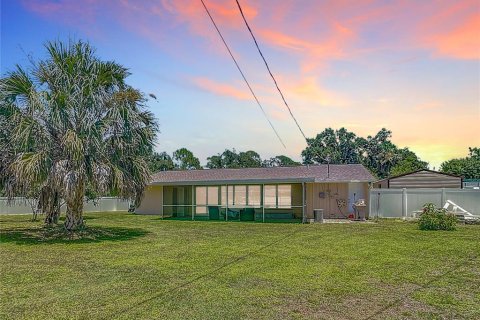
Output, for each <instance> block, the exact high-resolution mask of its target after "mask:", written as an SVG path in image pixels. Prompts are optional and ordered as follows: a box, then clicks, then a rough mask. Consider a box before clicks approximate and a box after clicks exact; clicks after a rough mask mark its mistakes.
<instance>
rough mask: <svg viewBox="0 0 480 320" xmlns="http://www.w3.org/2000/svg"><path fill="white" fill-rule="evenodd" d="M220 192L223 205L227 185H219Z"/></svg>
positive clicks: (225, 198) (225, 200)
mask: <svg viewBox="0 0 480 320" xmlns="http://www.w3.org/2000/svg"><path fill="white" fill-rule="evenodd" d="M220 193H221V197H220V198H221V205H222V206H225V205H226V204H227V187H226V186H221V187H220Z"/></svg>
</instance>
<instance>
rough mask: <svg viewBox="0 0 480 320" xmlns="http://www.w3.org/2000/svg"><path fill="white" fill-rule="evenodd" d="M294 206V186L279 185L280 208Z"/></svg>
mask: <svg viewBox="0 0 480 320" xmlns="http://www.w3.org/2000/svg"><path fill="white" fill-rule="evenodd" d="M291 206H292V186H291V185H289V184H284V185H278V207H281V208H290V207H291Z"/></svg>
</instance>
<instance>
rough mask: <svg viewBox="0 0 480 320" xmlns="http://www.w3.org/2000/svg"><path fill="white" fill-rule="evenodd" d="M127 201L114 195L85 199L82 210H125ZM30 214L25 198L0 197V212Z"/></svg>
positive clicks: (30, 209) (28, 204)
mask: <svg viewBox="0 0 480 320" xmlns="http://www.w3.org/2000/svg"><path fill="white" fill-rule="evenodd" d="M128 206H129V202H128V201H125V200H122V199H119V198H115V197H103V198H99V199H98V200H97V201H95V202H93V201H88V202H87V201H85V202H84V203H83V211H84V212H111V211H127V210H128ZM61 211H62V212H65V206H62V208H61ZM25 213H27V214H31V213H32V207H31V205H30V202H29V201H28V200H26V199H25V198H15V199H14V200H13V201H12V202H10V203H8V200H7V198H2V197H0V214H25Z"/></svg>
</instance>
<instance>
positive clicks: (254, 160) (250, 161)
mask: <svg viewBox="0 0 480 320" xmlns="http://www.w3.org/2000/svg"><path fill="white" fill-rule="evenodd" d="M238 162H239V166H240V168H258V167H261V166H262V158H260V155H259V154H258V153H256V152H255V151H252V150H248V151H245V152H240V153H239V154H238Z"/></svg>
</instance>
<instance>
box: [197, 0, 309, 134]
mask: <svg viewBox="0 0 480 320" xmlns="http://www.w3.org/2000/svg"><path fill="white" fill-rule="evenodd" d="M235 1H236V2H237V5H238V9H239V10H240V14H241V15H242V18H243V21H244V22H245V25H246V26H247V28H248V31H249V32H250V34H251V35H252V38H253V41H254V42H255V46H256V47H257V49H258V53H260V56H261V57H262V59H263V62H264V63H265V66H266V67H267V70H268V73H269V74H270V77H272V79H273V82H274V83H275V86H276V87H277V90H278V92H279V93H280V96H281V97H282V100H283V103H284V104H285V106H286V107H287V109H288V112H289V113H290V116H291V117H292V119H293V121H295V124H296V125H297V127H298V130H300V132H301V133H302V136H303V137H304V138H305V140H306V141H307V143H308V140H307V137H306V136H305V133H304V132H303V130H302V128H301V127H300V125H299V124H298V121H297V119H296V118H295V116H294V115H293V113H292V109H290V106H289V105H288V103H287V101H286V100H285V97H284V96H283V93H282V90H280V87H279V86H278V83H277V80H275V77H274V76H273V74H272V71H271V70H270V67H269V66H268V63H267V60H266V59H265V57H264V56H263V53H262V50H260V47H259V46H258V42H257V39H256V38H255V36H254V35H253V31H252V29H251V28H250V25H249V24H248V22H247V19H246V18H245V15H244V14H243V10H242V7H241V6H240V3H239V2H238V0H235ZM202 2H203V1H202Z"/></svg>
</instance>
